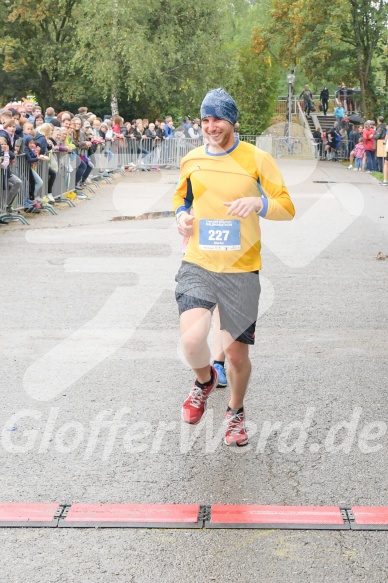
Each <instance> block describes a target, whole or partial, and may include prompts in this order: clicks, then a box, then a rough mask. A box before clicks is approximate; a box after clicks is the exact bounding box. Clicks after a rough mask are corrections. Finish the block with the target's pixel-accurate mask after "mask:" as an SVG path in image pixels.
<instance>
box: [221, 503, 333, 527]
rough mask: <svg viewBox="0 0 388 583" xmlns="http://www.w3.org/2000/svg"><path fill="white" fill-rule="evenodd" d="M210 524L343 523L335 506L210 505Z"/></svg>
mask: <svg viewBox="0 0 388 583" xmlns="http://www.w3.org/2000/svg"><path fill="white" fill-rule="evenodd" d="M212 524H215V525H216V524H236V525H237V524H273V525H276V524H277V525H280V524H287V525H299V524H310V525H319V524H322V525H333V526H334V525H337V526H338V525H344V519H343V517H342V515H341V510H340V508H338V507H336V506H253V505H244V506H239V505H230V504H225V505H220V504H213V505H212V514H211V521H210V525H212Z"/></svg>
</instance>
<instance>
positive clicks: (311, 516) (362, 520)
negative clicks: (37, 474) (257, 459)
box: [0, 502, 388, 530]
mask: <svg viewBox="0 0 388 583" xmlns="http://www.w3.org/2000/svg"><path fill="white" fill-rule="evenodd" d="M13 526H15V527H20V526H22V527H28V526H32V527H51V528H53V527H57V526H59V527H62V528H63V527H69V528H70V527H78V528H79V527H81V528H82V527H84V528H86V527H104V526H105V527H112V528H115V527H116V528H118V527H128V528H130V527H142V528H202V527H205V528H289V529H295V528H299V529H306V530H308V529H328V530H338V529H351V530H388V507H385V506H380V507H379V506H353V507H349V508H346V509H344V508H342V509H341V508H339V507H337V506H269V505H268V506H264V505H263V506H258V505H249V504H247V505H239V504H236V505H234V504H214V505H212V506H205V505H203V506H200V505H199V504H108V503H107V504H68V505H65V504H59V503H56V502H53V503H24V502H9V503H0V528H1V527H13Z"/></svg>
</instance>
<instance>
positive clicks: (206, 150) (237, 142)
mask: <svg viewBox="0 0 388 583" xmlns="http://www.w3.org/2000/svg"><path fill="white" fill-rule="evenodd" d="M239 143H240V140H239V139H238V138H236V141H235V142H234V144H233V146H232V147H231V148H230V149H229V150H226V152H221V153H220V154H212V152H209V151H208V149H207V146H206V147H205V152H206V154H207V155H208V156H226V155H227V154H230V153H231V152H233V150H235V149H236V148H237V146H238V145H239Z"/></svg>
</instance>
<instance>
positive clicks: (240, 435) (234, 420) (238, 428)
mask: <svg viewBox="0 0 388 583" xmlns="http://www.w3.org/2000/svg"><path fill="white" fill-rule="evenodd" d="M225 419H226V423H227V427H226V433H225V443H226V445H236V446H237V447H242V446H243V445H247V443H248V434H247V432H246V429H245V413H244V409H243V408H242V407H241V409H239V410H238V412H237V413H235V414H234V415H233V413H232V410H231V409H230V408H229V407H228V409H227V411H226V415H225Z"/></svg>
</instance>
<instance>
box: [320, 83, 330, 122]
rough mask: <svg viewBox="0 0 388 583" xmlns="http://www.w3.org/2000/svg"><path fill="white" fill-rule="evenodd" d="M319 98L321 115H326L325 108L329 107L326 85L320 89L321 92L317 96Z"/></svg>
mask: <svg viewBox="0 0 388 583" xmlns="http://www.w3.org/2000/svg"><path fill="white" fill-rule="evenodd" d="M319 99H320V100H321V103H322V111H323V115H326V114H327V110H328V109H329V90H328V88H327V87H326V85H325V86H324V88H323V89H322V91H321V94H320V96H319Z"/></svg>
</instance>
